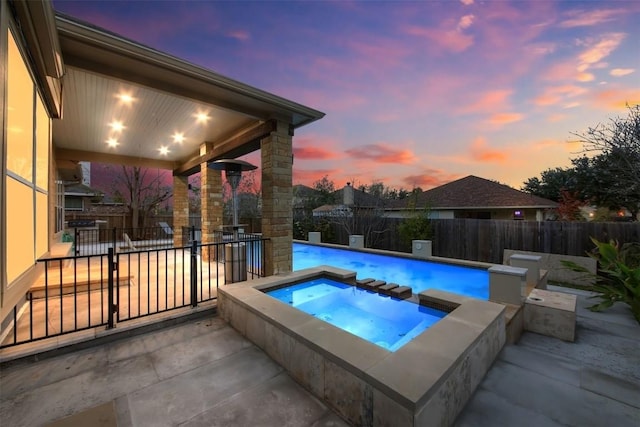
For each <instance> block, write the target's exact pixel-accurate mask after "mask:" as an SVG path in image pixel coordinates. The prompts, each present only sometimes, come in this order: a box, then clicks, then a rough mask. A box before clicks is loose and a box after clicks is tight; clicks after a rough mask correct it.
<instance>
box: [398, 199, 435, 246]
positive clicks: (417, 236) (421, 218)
mask: <svg viewBox="0 0 640 427" xmlns="http://www.w3.org/2000/svg"><path fill="white" fill-rule="evenodd" d="M418 194H419V193H418V192H414V193H413V197H409V199H408V203H407V207H408V208H409V211H410V214H409V216H408V217H407V218H405V219H403V220H402V222H401V223H400V224H399V225H398V234H399V235H400V239H401V240H402V242H403V243H405V244H406V245H411V241H412V240H429V239H431V237H432V229H431V220H430V219H429V212H430V209H429V207H428V206H427V205H425V206H424V207H422V208H419V207H418V206H417V195H418Z"/></svg>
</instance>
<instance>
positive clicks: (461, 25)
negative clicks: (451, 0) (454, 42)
mask: <svg viewBox="0 0 640 427" xmlns="http://www.w3.org/2000/svg"><path fill="white" fill-rule="evenodd" d="M474 19H475V16H473V15H464V16H463V17H462V18H460V21H458V27H457V28H458V31H461V30H466V29H467V28H469V27H470V26H471V24H473V20H474Z"/></svg>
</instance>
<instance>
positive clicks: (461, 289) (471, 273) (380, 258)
mask: <svg viewBox="0 0 640 427" xmlns="http://www.w3.org/2000/svg"><path fill="white" fill-rule="evenodd" d="M319 265H331V266H334V267H338V268H344V269H346V270H352V271H356V272H357V278H358V279H364V278H367V277H371V278H374V279H378V280H384V281H386V282H389V283H397V284H399V285H401V286H410V287H411V288H412V290H413V293H414V294H415V293H419V292H422V291H424V290H426V289H440V290H443V291H447V292H453V293H456V294H461V295H465V296H470V297H474V298H479V299H484V300H487V299H489V273H488V272H487V270H483V269H479V268H470V267H461V266H456V265H450V264H441V263H435V262H428V261H421V260H415V259H408V258H401V257H394V256H386V255H378V254H372V253H367V252H359V251H351V250H346V249H334V248H327V247H323V246H314V245H305V244H303V243H294V244H293V270H294V271H297V270H302V269H305V268H309V267H317V266H319Z"/></svg>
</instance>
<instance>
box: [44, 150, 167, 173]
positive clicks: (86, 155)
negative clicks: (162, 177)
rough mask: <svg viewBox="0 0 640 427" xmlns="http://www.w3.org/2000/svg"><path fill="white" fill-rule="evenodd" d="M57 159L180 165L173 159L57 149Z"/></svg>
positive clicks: (148, 165) (153, 165)
mask: <svg viewBox="0 0 640 427" xmlns="http://www.w3.org/2000/svg"><path fill="white" fill-rule="evenodd" d="M55 155H56V161H61V160H68V161H73V162H96V163H114V164H119V165H123V166H137V167H144V168H156V169H168V170H173V169H175V168H176V167H177V166H178V163H177V162H174V161H171V160H155V159H145V158H141V157H132V156H121V155H118V154H108V153H95V152H91V151H82V150H69V149H66V148H56V149H55Z"/></svg>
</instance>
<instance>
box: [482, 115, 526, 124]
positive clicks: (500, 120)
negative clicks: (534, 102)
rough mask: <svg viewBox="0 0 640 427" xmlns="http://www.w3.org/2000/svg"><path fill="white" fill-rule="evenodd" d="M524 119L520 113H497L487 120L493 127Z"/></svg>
mask: <svg viewBox="0 0 640 427" xmlns="http://www.w3.org/2000/svg"><path fill="white" fill-rule="evenodd" d="M523 118H524V115H523V114H520V113H498V114H494V115H492V116H491V117H490V118H489V123H491V124H493V125H504V124H508V123H514V122H519V121H520V120H522V119H523Z"/></svg>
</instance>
